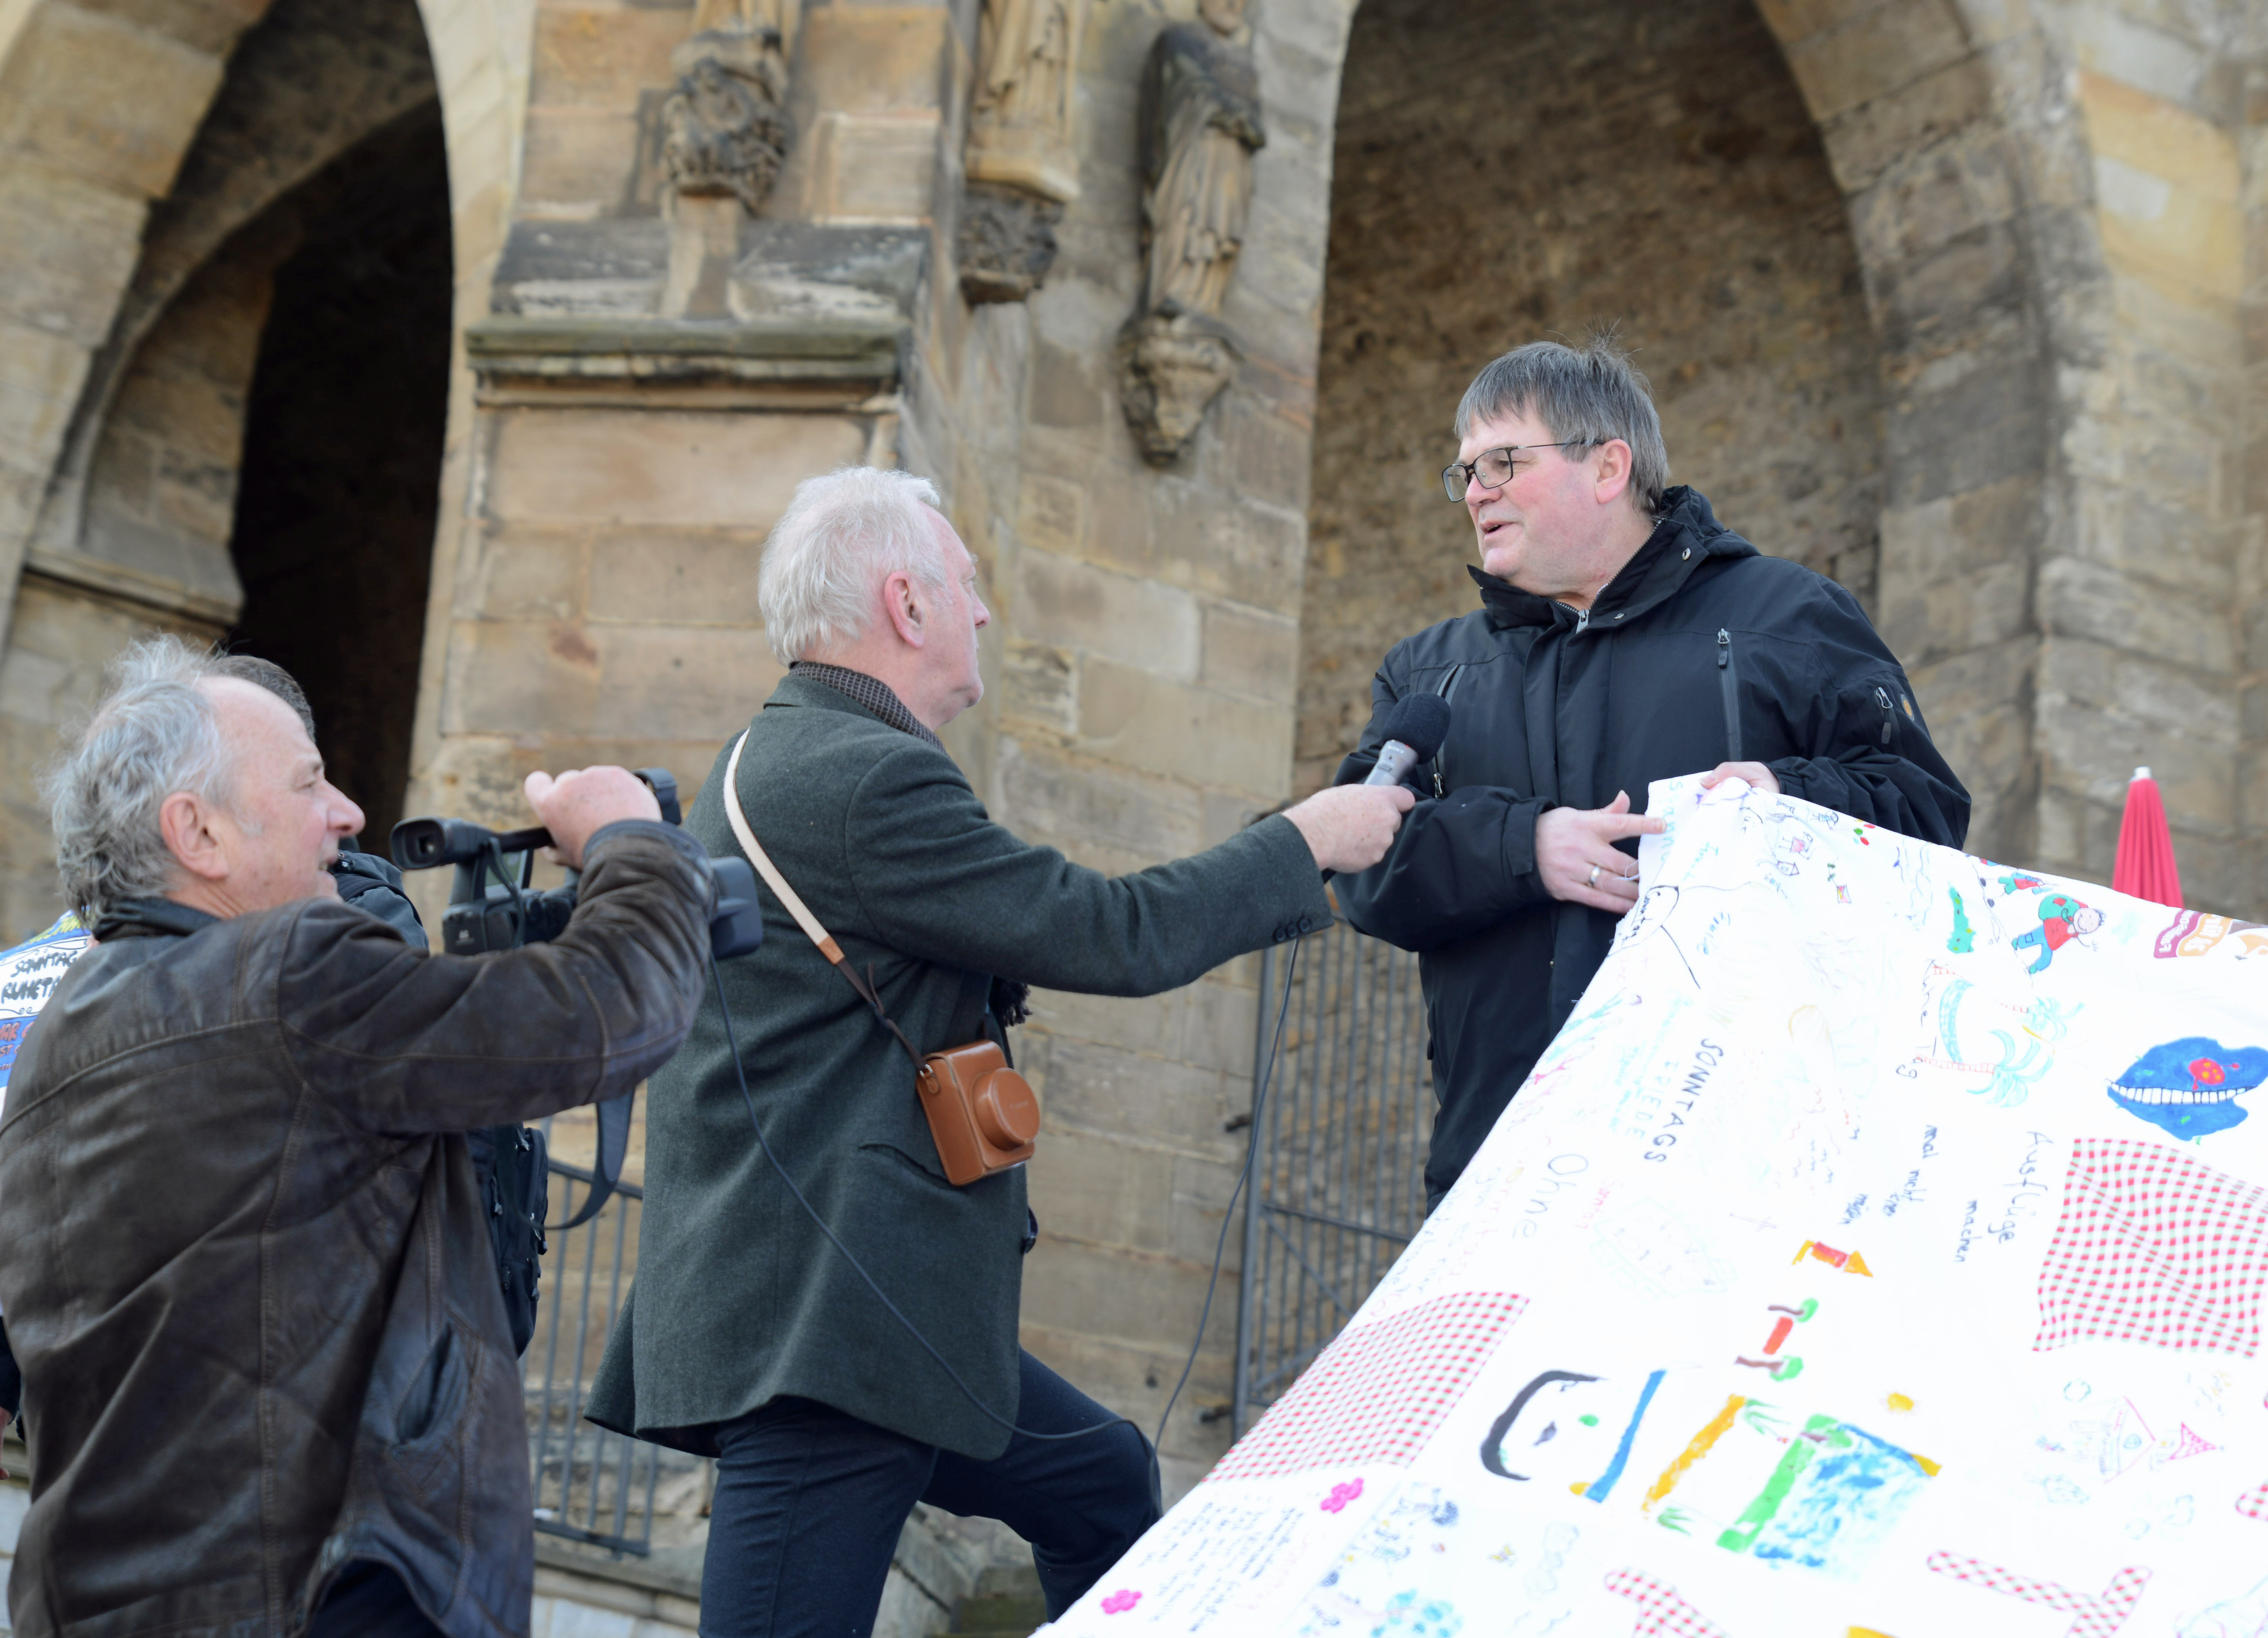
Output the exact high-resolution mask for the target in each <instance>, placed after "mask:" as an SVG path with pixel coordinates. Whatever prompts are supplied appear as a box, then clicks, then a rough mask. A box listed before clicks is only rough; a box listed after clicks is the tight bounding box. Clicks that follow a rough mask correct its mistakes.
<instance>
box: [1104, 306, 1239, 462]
mask: <svg viewBox="0 0 2268 1638" xmlns="http://www.w3.org/2000/svg"><path fill="white" fill-rule="evenodd" d="M1241 357H1242V354H1241V352H1240V351H1239V350H1238V348H1237V345H1236V343H1235V342H1234V340H1233V339H1232V338H1231V336H1229V333H1228V330H1227V328H1226V326H1224V325H1223V324H1222V323H1221V322H1220V321H1219V320H1218V319H1210V318H1204V317H1200V316H1199V315H1197V314H1191V313H1181V312H1169V313H1152V314H1145V315H1144V316H1142V317H1140V318H1138V319H1136V320H1134V321H1133V322H1131V323H1130V324H1129V325H1127V327H1126V328H1124V329H1123V330H1121V331H1120V332H1119V334H1118V400H1119V402H1120V403H1121V404H1123V406H1124V407H1125V410H1126V419H1127V421H1128V422H1129V423H1130V424H1131V425H1132V426H1133V428H1134V434H1135V436H1136V437H1137V438H1138V439H1140V440H1141V444H1142V454H1143V457H1144V458H1145V460H1147V461H1152V463H1154V464H1157V465H1160V466H1162V465H1164V464H1165V463H1166V462H1167V461H1172V460H1174V459H1175V458H1176V457H1177V456H1179V455H1180V454H1181V453H1182V450H1184V449H1186V448H1188V447H1189V440H1190V439H1193V438H1195V437H1196V436H1197V428H1198V426H1199V425H1201V424H1203V423H1204V415H1205V411H1206V410H1207V409H1211V407H1212V401H1213V400H1214V399H1216V398H1218V397H1219V396H1220V393H1221V389H1222V388H1223V387H1226V386H1227V385H1228V384H1229V382H1230V381H1231V380H1233V379H1234V378H1235V375H1236V365H1237V361H1238V360H1239V358H1241Z"/></svg>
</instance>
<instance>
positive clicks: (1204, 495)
mask: <svg viewBox="0 0 2268 1638" xmlns="http://www.w3.org/2000/svg"><path fill="white" fill-rule="evenodd" d="M1148 535H1149V538H1148V539H1147V540H1146V541H1145V542H1144V549H1143V556H1144V557H1145V560H1146V561H1145V562H1144V563H1142V564H1127V565H1124V566H1128V567H1140V568H1145V569H1148V570H1150V572H1153V573H1155V574H1157V575H1158V576H1159V578H1160V579H1171V580H1174V581H1175V582H1177V583H1180V584H1184V585H1188V586H1191V587H1196V588H1197V590H1199V591H1203V592H1210V593H1211V594H1214V595H1215V596H1219V597H1226V598H1228V599H1230V600H1231V601H1235V602H1241V603H1250V604H1252V605H1253V606H1254V607H1256V608H1259V609H1275V610H1278V611H1279V612H1281V613H1284V614H1290V613H1292V612H1293V611H1294V610H1295V609H1298V608H1299V606H1300V581H1301V571H1302V568H1303V566H1304V564H1305V561H1306V557H1307V520H1306V519H1304V518H1302V517H1301V516H1300V514H1298V513H1293V512H1288V511H1282V510H1279V509H1278V508H1276V507H1273V506H1263V505H1256V504H1255V503H1253V502H1250V501H1240V500H1238V499H1235V498H1231V497H1229V496H1226V495H1222V494H1219V493H1217V492H1213V491H1205V490H1202V489H1200V488H1198V487H1197V485H1195V484H1189V483H1180V482H1176V481H1175V480H1173V479H1167V480H1165V481H1164V482H1161V483H1159V484H1158V486H1157V489H1156V492H1155V498H1154V499H1153V501H1152V516H1151V522H1150V528H1149V531H1148ZM1100 544H1101V542H1098V545H1100Z"/></svg>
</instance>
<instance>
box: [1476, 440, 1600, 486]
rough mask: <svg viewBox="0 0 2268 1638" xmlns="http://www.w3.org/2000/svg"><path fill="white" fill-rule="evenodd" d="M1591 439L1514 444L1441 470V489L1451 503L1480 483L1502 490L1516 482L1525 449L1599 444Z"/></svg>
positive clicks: (1483, 452) (1482, 453) (1486, 451)
mask: <svg viewBox="0 0 2268 1638" xmlns="http://www.w3.org/2000/svg"><path fill="white" fill-rule="evenodd" d="M1598 441H1599V440H1598V439H1591V438H1565V439H1560V440H1559V442H1557V443H1556V444H1513V445H1512V446H1510V447H1508V448H1505V449H1484V450H1483V451H1481V453H1480V454H1477V455H1476V456H1474V457H1473V459H1472V461H1471V462H1470V464H1467V463H1465V462H1463V461H1451V462H1450V463H1449V464H1448V465H1447V466H1446V467H1443V468H1442V469H1441V487H1442V488H1443V489H1445V490H1447V491H1448V495H1449V498H1450V499H1451V500H1462V499H1464V498H1465V487H1466V485H1467V484H1469V483H1474V482H1476V481H1477V482H1478V483H1479V484H1480V486H1481V487H1482V488H1483V489H1502V488H1503V487H1504V486H1505V485H1506V484H1507V483H1511V482H1512V474H1513V459H1512V458H1513V456H1514V455H1516V454H1519V453H1520V452H1521V450H1523V449H1580V448H1582V447H1583V446H1586V445H1588V444H1594V443H1596V442H1598Z"/></svg>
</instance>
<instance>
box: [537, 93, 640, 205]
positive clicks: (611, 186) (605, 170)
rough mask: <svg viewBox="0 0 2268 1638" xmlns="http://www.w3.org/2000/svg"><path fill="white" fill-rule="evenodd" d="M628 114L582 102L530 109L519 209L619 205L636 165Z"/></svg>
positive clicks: (634, 125)
mask: <svg viewBox="0 0 2268 1638" xmlns="http://www.w3.org/2000/svg"><path fill="white" fill-rule="evenodd" d="M637 149H638V122H637V116H636V115H635V114H627V113H622V112H617V111H615V110H612V109H598V108H585V107H552V108H531V109H529V110H528V114H527V146H526V150H525V153H524V156H523V158H522V159H521V169H520V183H519V199H520V204H521V207H522V209H523V210H526V211H529V212H534V213H537V214H541V212H543V211H544V210H546V209H547V208H549V209H560V208H566V209H573V210H600V209H619V208H621V207H622V205H624V204H625V203H628V202H629V200H630V192H631V187H632V183H633V181H634V174H633V173H634V172H635V171H636V169H637Z"/></svg>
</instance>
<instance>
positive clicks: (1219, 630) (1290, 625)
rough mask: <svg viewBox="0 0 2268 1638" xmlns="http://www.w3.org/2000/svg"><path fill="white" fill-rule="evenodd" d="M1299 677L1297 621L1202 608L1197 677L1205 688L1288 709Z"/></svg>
mask: <svg viewBox="0 0 2268 1638" xmlns="http://www.w3.org/2000/svg"><path fill="white" fill-rule="evenodd" d="M1299 675H1300V627H1299V623H1298V622H1296V621H1294V620H1292V619H1290V618H1288V617H1286V616H1283V615H1278V614H1270V613H1268V612H1266V611H1264V610H1262V609H1246V608H1241V607H1240V606H1238V605H1236V604H1233V603H1216V602H1208V603H1207V604H1205V606H1204V667H1203V669H1202V671H1201V672H1200V673H1199V676H1200V679H1201V680H1202V681H1203V682H1204V684H1205V686H1206V687H1208V688H1217V689H1223V690H1227V691H1228V692H1230V693H1234V694H1249V695H1253V696H1255V697H1257V698H1260V699H1264V700H1272V701H1275V702H1277V703H1278V704H1282V705H1289V704H1290V703H1291V702H1292V696H1293V695H1294V693H1295V692H1296V691H1297V690H1298V687H1299Z"/></svg>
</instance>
